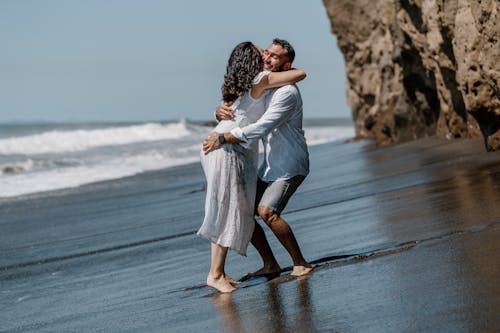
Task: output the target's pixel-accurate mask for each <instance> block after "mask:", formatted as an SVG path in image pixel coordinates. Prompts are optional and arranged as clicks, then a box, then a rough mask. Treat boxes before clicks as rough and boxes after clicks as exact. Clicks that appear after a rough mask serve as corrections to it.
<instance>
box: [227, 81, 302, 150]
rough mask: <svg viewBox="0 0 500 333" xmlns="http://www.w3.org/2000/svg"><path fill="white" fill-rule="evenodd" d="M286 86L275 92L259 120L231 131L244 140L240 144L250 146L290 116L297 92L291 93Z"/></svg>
mask: <svg viewBox="0 0 500 333" xmlns="http://www.w3.org/2000/svg"><path fill="white" fill-rule="evenodd" d="M289 87H290V86H287V87H286V88H289ZM284 88H285V87H283V88H281V89H279V90H277V91H276V92H275V93H274V94H273V97H272V98H271V102H270V103H269V107H268V108H267V110H266V112H265V113H264V115H262V117H260V119H259V120H257V121H256V122H255V123H253V124H250V125H248V126H245V127H243V128H240V127H236V128H234V129H233V130H232V131H231V134H232V135H234V136H235V137H236V138H238V139H239V140H241V141H243V142H241V143H240V145H242V146H243V147H245V148H248V147H249V146H250V145H251V144H252V143H254V142H255V141H256V140H259V139H261V138H263V137H265V136H266V135H268V134H269V133H270V132H271V131H272V130H273V129H274V128H276V127H278V126H279V125H280V124H282V123H283V122H285V121H286V119H287V118H288V117H289V116H290V111H291V110H294V108H295V105H296V104H297V97H296V96H295V94H292V93H290V89H284Z"/></svg>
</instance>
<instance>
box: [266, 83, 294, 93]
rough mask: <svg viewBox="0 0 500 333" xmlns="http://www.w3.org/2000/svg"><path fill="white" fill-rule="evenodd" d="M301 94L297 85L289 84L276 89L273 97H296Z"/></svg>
mask: <svg viewBox="0 0 500 333" xmlns="http://www.w3.org/2000/svg"><path fill="white" fill-rule="evenodd" d="M298 93H299V88H298V87H297V85H296V84H287V85H286V86H282V87H278V88H274V90H273V91H272V92H271V95H296V94H298Z"/></svg>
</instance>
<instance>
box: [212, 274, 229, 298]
mask: <svg viewBox="0 0 500 333" xmlns="http://www.w3.org/2000/svg"><path fill="white" fill-rule="evenodd" d="M207 285H208V286H209V287H212V288H214V289H217V290H218V291H220V292H221V293H232V292H233V291H235V290H236V288H235V287H233V285H232V284H231V283H229V281H228V280H227V278H226V277H225V276H224V275H220V276H212V275H210V274H209V275H208V276H207Z"/></svg>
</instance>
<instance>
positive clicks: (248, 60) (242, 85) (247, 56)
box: [222, 42, 264, 102]
mask: <svg viewBox="0 0 500 333" xmlns="http://www.w3.org/2000/svg"><path fill="white" fill-rule="evenodd" d="M263 67H264V61H263V60H262V56H261V54H260V52H259V50H257V48H256V47H255V46H254V45H253V44H252V43H251V42H243V43H240V44H238V45H236V47H235V48H234V49H233V51H232V52H231V56H230V57H229V60H228V62H227V67H226V74H225V75H224V83H223V84H222V99H223V100H224V102H233V101H235V100H236V99H237V98H238V97H239V96H242V95H244V94H245V92H247V91H248V90H249V89H250V88H251V87H252V81H253V79H254V77H255V76H256V75H257V74H258V73H259V72H261V71H262V69H263Z"/></svg>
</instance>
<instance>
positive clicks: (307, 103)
mask: <svg viewBox="0 0 500 333" xmlns="http://www.w3.org/2000/svg"><path fill="white" fill-rule="evenodd" d="M274 37H279V38H283V39H286V40H288V41H289V42H290V43H291V44H292V45H293V46H294V48H295V51H296V59H295V61H294V66H295V67H298V68H301V69H303V70H305V71H306V72H307V74H308V76H307V78H306V80H304V81H303V82H301V83H299V87H300V89H301V92H302V97H303V101H304V117H305V118H310V119H312V118H337V117H341V118H350V117H351V113H350V109H349V108H348V106H347V102H346V96H345V70H344V61H343V57H342V55H341V53H340V51H339V49H338V47H337V43H336V39H335V36H334V35H333V34H332V33H331V32H330V22H329V20H328V17H327V15H326V10H325V8H324V6H323V2H322V1H321V0H307V1H306V0H276V1H269V0H252V1H240V0H215V1H186V0H168V1H167V0H84V1H81V0H44V1H39V0H23V1H16V0H0V43H1V52H0V122H2V123H5V122H26V121H28V122H29V121H49V122H121V121H168V120H177V119H181V118H186V119H189V120H209V119H212V118H213V112H214V109H215V107H216V106H217V105H218V104H219V103H220V99H221V95H220V87H221V84H222V79H223V76H224V72H225V68H226V63H227V59H228V57H229V54H230V52H231V50H232V49H233V47H234V46H235V45H236V44H238V43H239V42H242V41H247V40H250V41H252V42H255V43H257V44H259V45H260V46H262V47H263V48H266V47H267V46H268V45H269V44H270V42H271V40H272V39H273V38H274Z"/></svg>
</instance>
